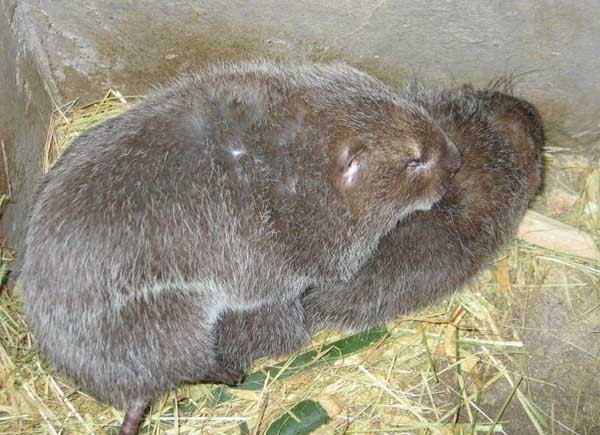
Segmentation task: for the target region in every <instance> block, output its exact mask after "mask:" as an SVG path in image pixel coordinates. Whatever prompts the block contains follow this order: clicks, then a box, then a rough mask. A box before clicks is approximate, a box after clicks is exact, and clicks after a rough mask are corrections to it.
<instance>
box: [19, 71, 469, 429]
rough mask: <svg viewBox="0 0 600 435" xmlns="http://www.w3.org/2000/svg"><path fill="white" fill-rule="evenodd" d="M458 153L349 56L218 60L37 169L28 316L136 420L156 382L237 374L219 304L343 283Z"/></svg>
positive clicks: (79, 375)
mask: <svg viewBox="0 0 600 435" xmlns="http://www.w3.org/2000/svg"><path fill="white" fill-rule="evenodd" d="M459 166H460V155H459V153H458V151H457V149H456V147H455V146H454V144H452V142H450V141H449V140H448V139H447V137H446V135H445V133H444V132H443V131H442V130H441V129H440V128H439V127H438V126H437V125H436V124H435V123H434V122H433V121H432V119H431V117H430V116H429V114H428V113H427V112H426V111H425V110H423V109H422V108H421V107H420V106H419V105H417V104H413V103H410V102H408V101H405V100H403V99H402V98H400V97H398V96H396V95H395V94H393V93H392V92H390V91H389V90H388V89H387V88H386V87H385V86H384V85H383V84H382V83H380V82H378V81H377V80H375V79H373V78H371V77H369V76H367V75H366V74H363V73H360V72H359V71H357V70H355V69H353V68H350V67H347V66H344V65H332V66H314V65H313V66H310V65H308V66H289V67H284V66H276V65H272V64H269V63H265V62H257V63H246V64H241V65H225V66H217V67H214V68H212V69H210V70H208V71H207V72H205V73H203V74H198V75H194V76H191V77H188V78H186V79H183V80H181V81H179V82H178V83H176V84H174V85H173V86H171V87H169V88H166V89H164V90H162V91H159V92H158V93H156V94H155V95H153V96H151V97H149V98H147V99H146V100H144V102H142V103H141V104H139V105H138V106H136V107H134V108H132V109H130V110H128V111H127V112H125V113H123V114H121V115H119V116H117V117H114V118H112V119H109V120H107V121H105V122H103V123H102V124H100V125H99V126H97V127H95V128H92V129H91V130H89V131H87V132H86V133H84V134H82V135H81V136H80V137H78V138H77V139H75V140H74V142H73V143H72V144H71V146H70V147H69V148H68V149H67V150H66V152H65V153H64V154H63V156H61V158H60V159H59V161H58V162H57V163H56V165H55V166H54V167H53V169H52V170H51V171H50V173H49V174H48V175H47V176H46V178H45V179H44V180H43V182H42V184H41V187H40V189H39V192H38V195H37V198H36V202H35V204H34V206H33V208H32V213H31V220H30V224H29V228H28V233H27V238H26V251H25V256H24V263H23V270H22V274H21V278H22V282H23V298H24V304H25V311H26V315H27V318H28V321H29V324H30V326H31V328H32V330H33V332H34V334H35V336H36V338H37V341H38V343H39V346H40V348H41V350H42V351H43V353H44V354H45V355H46V356H47V357H48V358H49V360H50V361H51V362H52V363H53V364H54V365H55V366H56V367H57V368H58V369H59V371H60V372H61V373H64V374H66V375H67V376H68V377H70V378H71V379H73V380H74V381H76V382H77V384H78V385H79V386H80V387H81V388H82V389H83V390H84V391H86V392H88V393H90V394H91V395H92V396H94V397H96V398H98V399H100V400H102V401H105V402H108V403H110V404H112V405H115V406H118V407H121V408H129V409H130V411H131V412H130V414H128V418H127V419H126V422H125V424H124V426H123V428H122V431H123V433H131V432H132V431H134V430H135V426H136V425H137V420H139V418H141V413H142V412H143V408H144V406H145V404H147V403H148V401H150V400H151V399H153V398H155V397H157V396H158V395H160V394H161V393H163V392H166V391H168V390H170V389H172V388H174V387H176V386H177V385H179V384H181V383H184V382H194V381H210V382H224V383H233V382H235V381H236V380H237V378H238V377H239V376H240V371H239V370H238V369H235V368H230V367H223V366H222V365H221V364H220V362H219V360H218V359H217V358H216V355H215V343H214V329H215V325H216V322H217V320H218V319H219V317H221V316H222V314H223V313H224V312H246V311H250V310H253V309H260V307H261V306H268V305H269V304H273V303H280V302H282V301H295V300H298V297H299V295H300V294H301V293H303V292H304V291H305V290H306V289H307V288H309V287H312V286H315V285H316V284H317V283H321V282H323V283H324V282H335V281H337V280H344V279H349V278H350V277H352V276H353V275H354V274H355V273H356V271H357V270H358V269H359V268H360V267H361V266H362V264H363V263H364V262H365V261H366V260H367V259H368V258H369V256H370V255H371V253H372V252H373V250H374V249H375V248H376V246H377V244H378V242H379V240H380V238H381V237H383V236H384V235H385V234H386V233H387V232H389V231H390V230H391V229H392V228H393V227H394V226H395V225H396V223H397V222H398V221H399V220H401V219H404V218H406V217H407V216H409V215H410V214H411V213H413V212H415V211H417V210H421V209H428V208H430V207H431V206H432V204H434V203H435V202H437V201H438V200H439V199H440V198H441V197H442V195H443V194H444V192H445V190H446V188H447V186H448V184H449V182H450V179H451V177H452V175H453V174H454V172H455V171H456V170H457V169H458V167H459ZM292 303H293V302H292ZM140 409H141V411H140ZM132 428H133V429H132Z"/></svg>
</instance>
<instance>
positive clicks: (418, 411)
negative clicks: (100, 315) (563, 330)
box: [0, 91, 600, 435]
mask: <svg viewBox="0 0 600 435" xmlns="http://www.w3.org/2000/svg"><path fill="white" fill-rule="evenodd" d="M137 100H138V98H135V97H133V98H131V97H128V98H125V97H123V96H122V95H121V94H119V93H118V92H116V91H109V92H108V93H107V94H106V96H105V97H104V98H103V99H102V100H100V101H98V102H95V103H93V104H89V105H87V106H83V107H79V108H76V107H75V106H76V105H75V104H74V103H72V104H68V105H66V106H63V107H61V108H59V109H57V110H56V111H55V113H54V116H53V118H52V122H51V127H50V130H49V132H48V139H47V144H46V149H45V153H44V167H45V169H46V170H48V169H49V168H50V167H51V165H52V163H53V162H54V161H55V160H56V158H57V157H58V156H59V155H60V153H61V152H62V151H63V150H64V149H65V147H66V146H67V144H68V143H69V142H70V141H71V140H72V139H73V138H74V137H75V136H77V135H78V134H80V133H81V132H82V131H84V130H85V129H87V128H89V127H91V126H93V125H94V124H96V123H97V122H100V121H102V120H103V119H106V118H107V117H110V116H113V115H116V114H118V113H120V112H121V111H123V110H125V109H126V108H128V107H130V105H131V104H132V103H134V102H136V101H137ZM592 173H593V171H592ZM595 177H596V178H595V179H594V178H590V179H589V180H588V182H587V183H585V185H584V186H583V188H582V192H581V200H580V202H579V203H578V204H579V205H578V207H577V216H576V219H578V222H579V223H580V224H582V225H586V226H587V227H588V229H589V230H590V231H593V234H594V235H595V236H596V237H598V235H599V232H598V230H599V228H598V221H597V220H595V218H594V217H593V216H597V215H596V214H594V213H590V210H588V208H586V205H585V204H586V202H585V200H586V198H588V196H589V195H594V194H595V190H594V189H597V188H598V187H597V183H598V175H597V174H596V175H595ZM1 271H2V273H4V266H3V269H1ZM556 276H560V277H561V279H560V281H557V282H553V281H552V279H553V277H556ZM599 279H600V267H599V266H598V264H590V263H589V262H588V263H586V262H583V261H581V260H579V259H576V258H573V257H568V256H565V255H563V254H561V253H559V252H552V251H547V250H542V249H540V248H536V247H533V246H530V245H527V244H524V243H522V242H521V243H515V244H514V245H513V246H512V247H511V248H510V249H508V250H506V251H505V252H504V253H503V254H502V256H501V258H499V259H498V260H497V261H496V263H495V264H494V265H493V266H492V267H490V268H489V269H488V270H486V271H485V272H483V273H481V274H480V276H479V277H478V279H477V280H476V281H474V282H473V283H472V284H471V285H470V286H469V287H467V288H465V289H464V290H463V291H461V292H460V293H458V294H457V295H455V296H454V297H451V298H449V300H446V301H441V302H440V303H439V305H437V306H433V307H430V308H428V309H426V310H424V311H422V312H419V313H415V314H414V315H413V316H409V317H405V318H402V319H399V320H397V321H396V322H393V323H392V324H389V325H388V326H387V328H384V329H378V330H374V331H371V333H370V334H367V335H362V336H359V337H351V338H349V339H341V336H340V335H337V334H335V333H332V332H327V331H325V332H322V333H321V334H319V335H318V336H316V337H315V338H314V342H313V346H312V347H311V348H309V349H306V350H305V352H304V353H299V354H298V355H295V356H291V357H290V358H288V359H286V360H283V361H279V362H277V361H273V360H262V361H258V362H257V364H256V365H255V372H254V374H253V375H251V376H250V377H249V380H248V381H247V382H246V386H242V387H241V388H235V389H234V388H223V387H214V386H210V385H194V386H186V387H182V388H180V389H179V390H177V391H176V392H172V393H170V394H168V395H165V396H164V397H163V398H161V399H160V400H158V401H156V402H155V403H154V404H153V405H152V408H151V410H150V412H149V416H148V418H147V419H146V421H145V422H144V424H143V428H142V433H145V434H158V433H165V434H201V433H202V434H237V433H248V434H260V433H265V432H266V433H271V434H274V433H308V432H310V431H312V430H314V432H313V433H317V434H330V433H340V434H341V433H347V434H355V433H395V434H404V433H406V434H409V433H410V434H414V433H417V434H440V435H448V434H492V433H501V434H506V433H517V432H516V431H515V430H517V431H519V430H523V431H522V432H519V433H528V434H535V433H538V434H547V433H573V434H574V433H577V432H576V431H575V430H574V429H573V428H574V427H576V426H577V424H578V422H577V421H559V420H558V419H556V418H555V416H554V415H552V412H550V413H549V412H547V411H546V410H545V409H546V408H544V407H542V406H540V405H539V404H536V402H535V401H533V400H532V399H531V394H530V391H531V386H532V385H533V384H535V383H539V382H542V381H540V380H538V379H534V378H532V377H530V376H529V375H528V369H527V367H528V351H527V348H525V346H524V344H523V341H522V340H521V338H520V334H521V331H522V328H521V327H522V325H521V319H519V317H518V316H517V314H516V312H515V311H516V310H515V304H516V303H517V300H519V301H521V300H523V299H525V300H526V299H527V298H523V295H524V294H525V295H526V294H529V293H530V292H532V291H534V290H536V289H537V290H539V289H543V288H544V287H546V286H548V287H552V286H559V287H560V288H561V289H563V291H565V292H567V293H569V292H570V291H572V290H576V289H577V288H580V287H581V286H597V284H598V281H599ZM519 304H521V302H519ZM519 312H522V313H523V314H522V316H526V315H527V303H525V304H524V305H523V304H521V305H520V307H519ZM21 313H22V310H21V306H20V303H19V298H18V288H17V289H15V290H12V291H11V292H8V291H3V292H2V294H1V296H0V433H6V434H18V433H22V434H37V433H39V434H41V433H51V434H77V433H97V434H109V433H111V434H116V431H117V429H116V426H117V425H118V424H119V422H120V421H121V419H122V413H121V412H120V411H117V410H115V409H112V408H110V407H108V406H105V405H102V404H100V403H98V402H96V401H94V400H93V399H92V398H90V397H88V396H86V395H85V394H82V393H80V392H78V391H77V390H75V389H73V388H72V387H71V386H69V384H68V383H66V381H65V380H63V379H61V378H60V377H55V376H54V375H52V371H51V369H50V368H49V367H48V365H47V364H46V363H45V362H44V361H43V360H41V359H40V358H39V355H38V354H37V352H36V351H35V348H34V347H33V346H32V344H33V338H32V337H31V336H30V335H29V333H28V331H27V327H26V325H25V322H24V319H23V316H22V314H21ZM541 327H542V328H545V327H548V328H550V327H551V325H541ZM336 340H337V341H336ZM331 343H333V344H331ZM580 351H582V352H583V351H589V350H586V349H581V350H580ZM574 352H578V351H577V350H574ZM490 402H494V403H495V405H490ZM573 406H574V407H576V406H578V404H577V403H574V404H573ZM515 407H516V408H518V409H519V410H520V411H522V412H521V414H524V415H526V419H527V423H526V426H527V427H525V428H521V429H513V430H512V431H510V430H509V429H507V427H508V426H506V425H507V422H508V419H509V417H507V412H509V411H508V410H510V409H511V408H515Z"/></svg>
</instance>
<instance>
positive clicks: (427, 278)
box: [218, 86, 544, 368]
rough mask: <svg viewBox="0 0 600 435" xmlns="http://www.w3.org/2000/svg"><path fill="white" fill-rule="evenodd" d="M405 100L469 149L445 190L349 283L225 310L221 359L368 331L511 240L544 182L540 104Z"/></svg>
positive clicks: (474, 95) (236, 363) (239, 360)
mask: <svg viewBox="0 0 600 435" xmlns="http://www.w3.org/2000/svg"><path fill="white" fill-rule="evenodd" d="M403 97H404V98H405V99H407V100H409V101H412V102H414V103H415V104H418V105H420V106H421V107H423V108H425V109H426V110H427V111H428V112H429V114H430V115H431V117H432V118H433V119H434V120H435V121H436V122H437V124H438V125H439V126H440V127H441V128H442V129H443V130H444V131H445V132H446V134H447V135H448V137H449V138H450V139H451V140H452V141H453V142H454V143H456V145H457V147H458V148H459V150H460V151H461V153H462V154H463V165H462V167H461V168H460V170H459V171H458V172H457V173H456V175H455V176H454V178H453V179H452V182H451V185H450V187H449V189H448V192H447V194H446V195H445V196H444V198H443V199H442V200H441V201H440V202H439V203H438V204H436V205H435V206H434V207H433V208H432V209H431V210H429V211H421V212H417V213H414V214H412V215H411V216H409V217H408V218H407V219H406V220H404V221H402V222H400V223H399V224H398V225H397V227H396V228H395V229H394V230H393V231H392V232H391V233H390V234H389V235H387V236H385V237H384V238H383V239H382V240H381V242H380V244H379V246H378V248H377V250H376V251H375V253H374V254H373V256H372V257H371V258H370V259H369V260H368V261H367V262H366V263H365V265H363V266H362V268H361V269H360V270H359V272H358V273H357V274H356V275H355V276H354V277H353V278H352V279H350V280H346V281H338V282H337V283H325V284H319V285H317V286H315V287H312V288H310V289H308V290H307V291H306V292H305V293H304V295H303V296H302V297H301V304H299V303H297V301H290V302H284V304H285V306H284V307H281V308H278V309H273V310H271V311H268V310H264V309H259V310H256V311H254V312H244V313H239V312H238V313H235V312H229V313H227V314H226V315H225V316H224V317H223V318H222V319H221V321H220V322H219V325H218V336H219V341H218V351H219V354H220V358H221V360H222V361H223V364H224V365H226V366H230V367H238V368H245V367H247V365H248V364H250V363H251V362H252V361H253V360H254V359H256V358H257V357H262V356H273V355H278V354H283V353H288V352H290V350H295V349H291V347H292V346H295V348H296V349H297V348H298V347H300V346H301V344H306V343H307V342H308V340H307V339H306V338H305V337H307V336H310V335H311V334H312V333H314V332H317V331H319V330H321V329H323V328H338V329H345V330H362V329H366V328H369V327H372V326H376V325H380V324H383V323H385V322H387V321H389V320H392V319H394V318H395V317H397V316H399V315H402V314H406V313H408V312H411V311H413V310H415V309H417V308H420V307H423V306H426V305H428V304H431V303H433V302H435V301H437V300H439V299H440V298H442V297H444V296H446V295H448V294H449V293H451V292H453V291H455V290H457V289H459V288H460V287H461V286H462V285H464V284H465V283H466V282H468V281H469V280H470V279H471V278H473V277H474V276H475V275H476V274H477V272H479V271H480V270H481V269H482V268H483V267H484V266H485V265H487V264H488V263H489V262H490V261H491V260H492V259H493V258H494V255H495V254H496V253H497V252H498V250H499V249H500V248H501V247H502V246H504V245H505V243H506V242H507V241H509V240H510V239H511V238H512V237H513V236H514V234H515V232H516V229H517V227H518V224H519V223H520V221H521V219H522V218H523V216H524V214H525V211H526V209H527V207H528V205H529V204H530V202H531V201H532V199H533V198H534V196H535V194H536V193H537V192H538V190H539V189H540V185H541V183H542V176H543V161H542V147H543V144H544V133H543V126H542V121H541V118H540V116H539V114H538V113H537V111H536V109H535V108H534V107H533V106H532V105H531V104H529V103H527V102H525V101H522V100H519V99H517V98H515V97H512V96H510V95H507V94H504V93H501V92H499V91H497V90H496V89H483V90H477V91H475V90H473V89H472V88H470V87H465V88H463V89H455V90H444V91H427V90H425V89H424V88H422V87H420V86H412V87H409V88H407V90H406V92H405V94H404V95H403ZM250 317H251V318H252V319H251V320H250V319H249V318H250ZM298 318H301V319H302V321H301V322H299V321H297V319H298ZM261 322H264V325H265V327H262V324H261ZM248 324H251V325H253V329H252V330H251V331H249V330H247V329H245V328H244V326H242V325H248ZM280 331H284V332H283V333H285V335H286V337H287V341H286V343H288V344H287V345H286V346H284V347H283V348H282V349H281V351H280V350H279V349H277V347H276V346H275V345H274V344H273V343H277V339H276V338H275V337H276V336H277V335H278V334H282V332H280ZM242 343H243V344H242ZM238 349H243V350H244V351H245V353H244V352H237V351H236V350H238Z"/></svg>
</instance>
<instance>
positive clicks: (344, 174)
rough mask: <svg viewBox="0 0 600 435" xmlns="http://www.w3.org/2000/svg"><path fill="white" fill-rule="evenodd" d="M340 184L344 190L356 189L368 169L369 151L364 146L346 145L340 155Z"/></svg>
mask: <svg viewBox="0 0 600 435" xmlns="http://www.w3.org/2000/svg"><path fill="white" fill-rule="evenodd" d="M337 169H338V174H337V176H338V184H339V186H340V187H341V188H342V189H350V188H353V187H355V186H356V185H357V184H358V183H359V182H360V180H361V179H362V178H363V177H364V173H365V171H366V169H367V151H366V149H365V148H364V147H363V146H353V145H350V144H348V145H344V146H342V147H341V149H340V153H339V155H338V168H337Z"/></svg>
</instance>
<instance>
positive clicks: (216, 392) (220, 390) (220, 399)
mask: <svg viewBox="0 0 600 435" xmlns="http://www.w3.org/2000/svg"><path fill="white" fill-rule="evenodd" d="M210 393H211V397H210V398H209V399H208V401H207V402H206V406H208V407H209V408H211V409H213V408H216V407H217V406H219V405H220V404H221V403H225V402H228V401H230V400H231V399H232V398H233V396H232V395H231V394H229V393H228V392H227V390H226V389H225V386H223V385H219V386H217V387H215V388H213V389H212V390H211V392H210Z"/></svg>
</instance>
